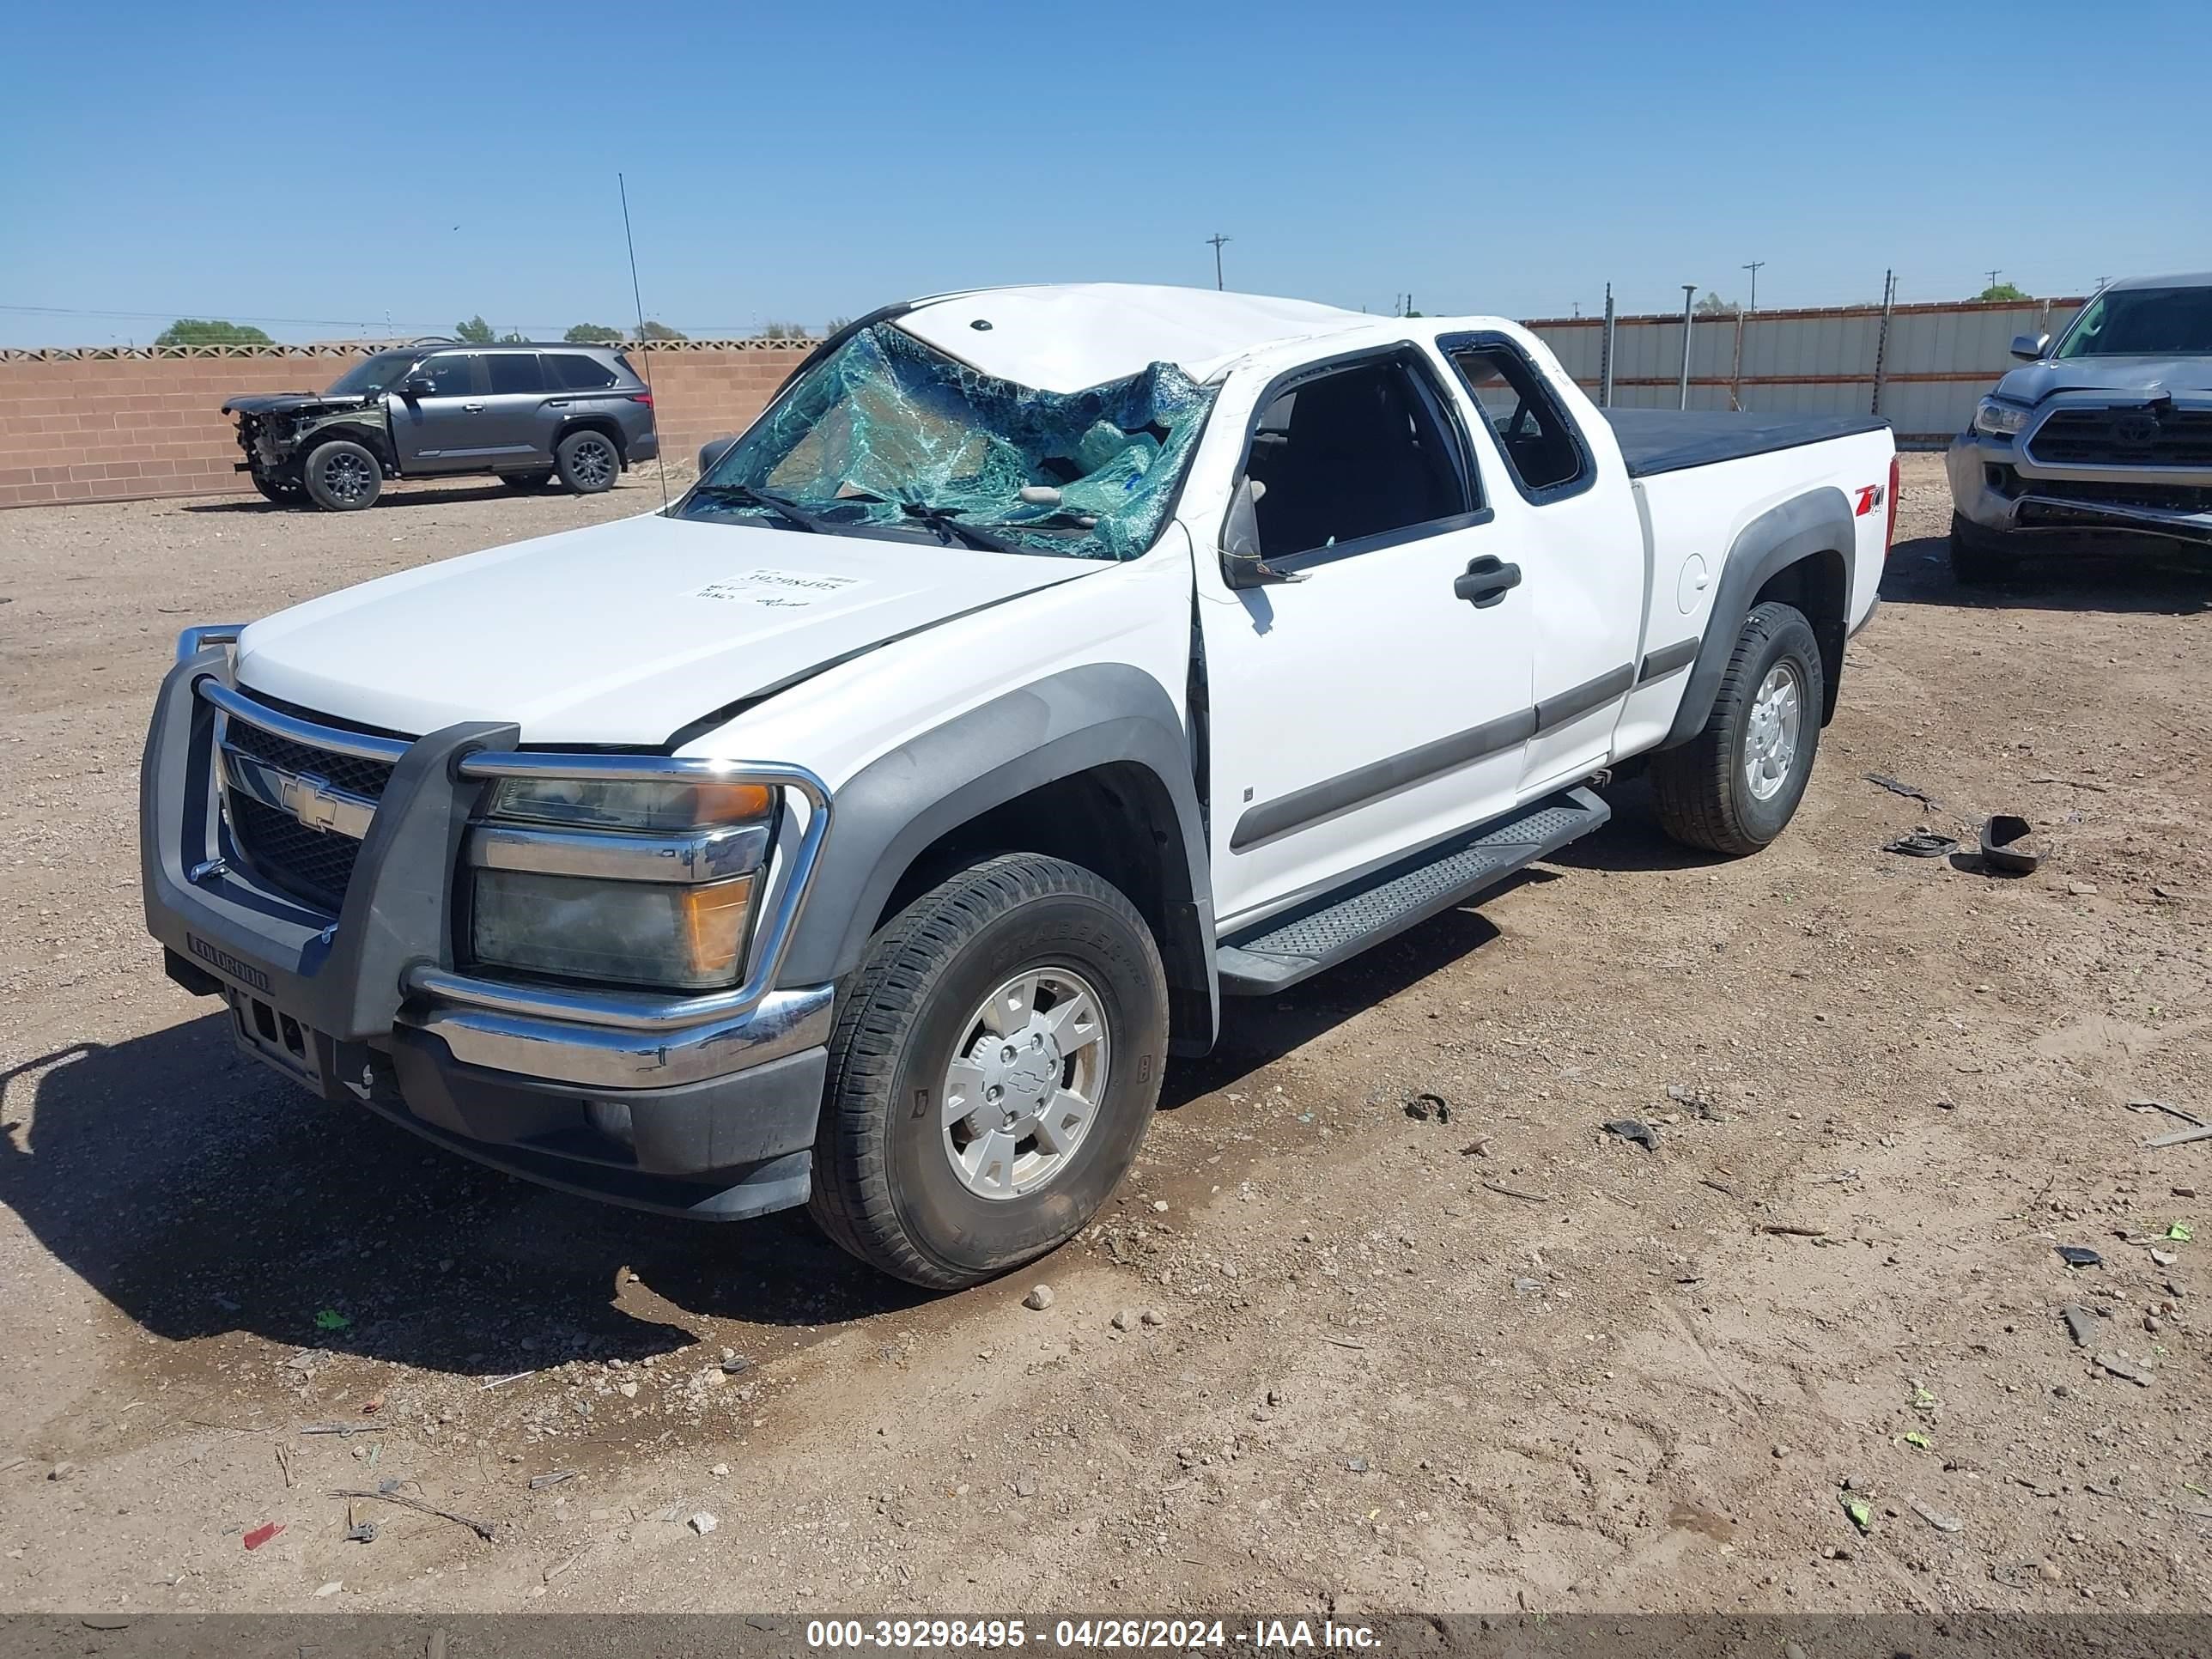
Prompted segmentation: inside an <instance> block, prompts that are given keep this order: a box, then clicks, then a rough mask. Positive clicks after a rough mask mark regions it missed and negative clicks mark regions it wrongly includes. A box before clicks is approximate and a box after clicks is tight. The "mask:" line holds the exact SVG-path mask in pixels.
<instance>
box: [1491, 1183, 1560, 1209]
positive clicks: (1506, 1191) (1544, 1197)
mask: <svg viewBox="0 0 2212 1659" xmlns="http://www.w3.org/2000/svg"><path fill="white" fill-rule="evenodd" d="M1481 1184H1482V1186H1483V1187H1484V1188H1486V1190H1488V1191H1490V1192H1493V1193H1496V1194H1499V1195H1500V1196H1501V1197H1504V1198H1517V1199H1521V1200H1523V1201H1525V1202H1527V1203H1530V1204H1549V1203H1550V1202H1551V1201H1552V1195H1551V1194H1549V1193H1524V1192H1522V1190H1521V1189H1520V1188H1518V1187H1506V1186H1501V1185H1500V1184H1499V1183H1498V1182H1495V1181H1485V1182H1482V1183H1481Z"/></svg>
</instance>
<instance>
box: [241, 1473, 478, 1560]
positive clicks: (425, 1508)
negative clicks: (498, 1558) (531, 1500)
mask: <svg viewBox="0 0 2212 1659" xmlns="http://www.w3.org/2000/svg"><path fill="white" fill-rule="evenodd" d="M392 1484H393V1483H392V1482H389V1481H387V1482H386V1486H385V1487H380V1488H379V1489H378V1490H377V1491H375V1492H350V1491H348V1490H346V1489H344V1488H343V1487H341V1488H339V1489H338V1490H337V1491H334V1492H326V1493H325V1494H324V1495H325V1497H329V1498H374V1499H375V1500H376V1501H377V1502H378V1503H380V1504H398V1505H400V1506H401V1507H402V1508H403V1509H410V1510H421V1511H422V1513H423V1514H424V1515H435V1516H437V1517H438V1518H439V1519H440V1520H441V1521H450V1522H453V1524H454V1525H455V1526H457V1527H466V1528H468V1529H469V1530H470V1531H471V1532H472V1533H474V1534H476V1535H477V1537H479V1538H481V1539H483V1541H484V1542H485V1543H487V1544H489V1543H492V1542H494V1541H495V1539H494V1537H493V1534H492V1527H491V1523H490V1522H488V1521H471V1520H470V1519H469V1517H468V1516H465V1515H456V1514H454V1513H453V1510H441V1509H440V1508H439V1507H438V1506H437V1505H436V1504H426V1503H424V1502H423V1501H422V1499H421V1498H410V1497H409V1496H408V1495H407V1494H406V1493H405V1492H397V1491H390V1490H386V1487H390V1486H392ZM247 1547H248V1548H249V1549H250V1548H252V1546H251V1545H248V1546H247Z"/></svg>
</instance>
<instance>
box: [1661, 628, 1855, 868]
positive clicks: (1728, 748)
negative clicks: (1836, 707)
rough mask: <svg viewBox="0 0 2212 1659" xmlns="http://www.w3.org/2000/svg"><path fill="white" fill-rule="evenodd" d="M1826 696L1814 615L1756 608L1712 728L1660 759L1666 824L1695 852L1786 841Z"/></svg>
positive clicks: (1752, 849)
mask: <svg viewBox="0 0 2212 1659" xmlns="http://www.w3.org/2000/svg"><path fill="white" fill-rule="evenodd" d="M1825 700H1826V677H1825V675H1824V674H1823V672H1822V670H1821V666H1820V642H1819V641H1817V640H1815V639H1814V637H1813V625H1812V624H1811V623H1808V622H1807V621H1806V620H1805V617H1804V613H1803V612H1802V611H1799V610H1797V608H1796V606H1794V605H1782V604H1778V603H1777V602H1775V601H1772V600H1770V601H1768V602H1767V603H1766V604H1765V605H1758V606H1756V607H1754V608H1753V611H1752V613H1751V615H1749V616H1748V617H1745V618H1744V623H1743V631H1742V632H1741V634H1739V635H1737V636H1736V642H1735V651H1734V652H1732V653H1730V654H1729V665H1728V667H1727V669H1726V670H1725V671H1723V673H1722V675H1721V684H1720V690H1719V692H1718V694H1717V696H1715V697H1714V698H1713V707H1712V712H1711V714H1708V715H1707V716H1706V717H1705V729H1704V730H1703V731H1701V732H1699V733H1698V735H1697V736H1696V737H1694V738H1691V739H1690V740H1689V742H1687V743H1686V744H1681V745H1680V746H1679V747H1677V748H1674V749H1666V750H1661V751H1660V752H1658V753H1657V754H1656V755H1654V756H1652V757H1651V791H1652V798H1653V800H1654V802H1655V804H1656V806H1657V808H1658V812H1659V823H1660V825H1661V827H1662V829H1665V830H1666V831H1667V833H1668V835H1670V836H1673V837H1674V839H1675V840H1676V841H1679V842H1682V843H1684V844H1685V845H1686V846H1690V847H1698V848H1704V849H1705V851H1707V852H1711V853H1726V854H1729V855H1731V856H1733V857H1738V858H1741V857H1742V856H1743V855H1745V854H1750V853H1756V852H1758V851H1759V849H1760V848H1763V847H1765V845H1766V844H1767V843H1768V842H1771V841H1772V840H1773V839H1774V838H1775V837H1776V836H1778V835H1780V834H1781V833H1782V831H1783V829H1784V827H1785V826H1786V825H1787V824H1788V823H1789V822H1790V817H1791V816H1792V815H1793V814H1794V813H1795V812H1796V811H1797V803H1798V802H1799V801H1800V800H1802V799H1803V798H1804V794H1805V785H1806V782H1807V781H1808V780H1809V779H1810V778H1811V777H1812V775H1813V757H1814V754H1815V753H1817V752H1818V750H1819V749H1820V711H1821V709H1822V708H1824V707H1826V701H1825Z"/></svg>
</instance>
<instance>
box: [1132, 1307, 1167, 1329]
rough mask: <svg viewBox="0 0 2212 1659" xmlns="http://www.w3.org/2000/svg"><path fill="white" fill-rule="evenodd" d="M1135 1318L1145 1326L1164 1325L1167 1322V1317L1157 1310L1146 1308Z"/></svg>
mask: <svg viewBox="0 0 2212 1659" xmlns="http://www.w3.org/2000/svg"><path fill="white" fill-rule="evenodd" d="M1137 1317H1138V1318H1139V1319H1140V1320H1142V1321H1143V1322H1145V1323H1146V1324H1147V1325H1164V1324H1166V1323H1167V1322H1168V1317H1167V1316H1166V1315H1165V1314H1164V1313H1162V1312H1161V1311H1160V1310H1158V1308H1147V1309H1146V1310H1144V1312H1142V1313H1140V1314H1139V1315H1138V1316H1137Z"/></svg>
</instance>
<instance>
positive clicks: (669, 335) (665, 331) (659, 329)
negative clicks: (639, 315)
mask: <svg viewBox="0 0 2212 1659" xmlns="http://www.w3.org/2000/svg"><path fill="white" fill-rule="evenodd" d="M640 337H641V338H643V339H647V340H688V339H690V335H689V334H686V333H685V332H684V331H683V330H682V329H680V328H671V327H669V325H667V324H665V323H656V322H654V321H653V319H652V318H650V317H648V318H647V319H645V325H644V328H643V329H642V331H641V335H640Z"/></svg>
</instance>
